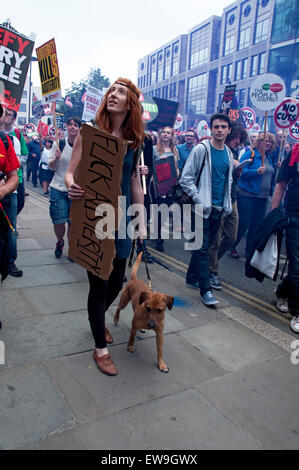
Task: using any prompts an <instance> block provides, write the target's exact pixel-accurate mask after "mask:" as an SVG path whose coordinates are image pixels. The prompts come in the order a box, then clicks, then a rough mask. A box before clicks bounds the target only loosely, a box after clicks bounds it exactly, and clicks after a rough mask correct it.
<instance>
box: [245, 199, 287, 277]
mask: <svg viewBox="0 0 299 470" xmlns="http://www.w3.org/2000/svg"><path fill="white" fill-rule="evenodd" d="M287 224H288V217H287V216H286V215H285V213H284V212H283V211H282V210H281V209H280V208H279V207H278V208H276V209H273V211H271V212H269V214H268V215H267V216H266V217H265V218H264V219H263V220H262V222H261V223H260V224H259V225H258V227H257V229H256V232H255V234H254V240H253V241H254V248H253V249H252V251H251V253H250V255H249V257H248V258H247V260H246V263H245V275H246V276H247V277H250V278H253V277H254V278H255V279H257V280H258V281H259V282H263V280H264V278H265V274H263V273H261V272H260V271H258V270H257V269H256V268H254V267H253V266H251V264H250V261H251V259H252V257H253V254H254V252H255V250H257V251H259V252H262V251H263V250H264V248H265V246H266V244H267V241H268V240H269V238H270V237H271V235H272V234H273V233H277V247H278V257H277V266H276V272H275V275H274V278H273V280H274V281H275V280H276V278H277V274H278V268H279V256H280V249H281V242H282V235H283V230H284V229H285V228H286V226H287Z"/></svg>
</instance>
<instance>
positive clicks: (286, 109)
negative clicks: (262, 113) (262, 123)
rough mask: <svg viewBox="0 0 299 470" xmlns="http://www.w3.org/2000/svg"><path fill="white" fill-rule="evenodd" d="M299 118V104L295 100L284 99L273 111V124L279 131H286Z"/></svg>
mask: <svg viewBox="0 0 299 470" xmlns="http://www.w3.org/2000/svg"><path fill="white" fill-rule="evenodd" d="M298 117H299V102H298V101H297V100H296V99H295V98H291V97H290V98H285V99H284V100H283V101H282V102H281V103H280V104H279V105H278V106H277V108H276V109H275V113H274V122H275V124H276V126H277V127H279V128H280V129H288V128H289V127H290V126H292V125H293V124H295V122H296V121H297V120H298Z"/></svg>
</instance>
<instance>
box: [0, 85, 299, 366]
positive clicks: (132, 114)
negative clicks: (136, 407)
mask: <svg viewBox="0 0 299 470" xmlns="http://www.w3.org/2000/svg"><path fill="white" fill-rule="evenodd" d="M139 95H140V90H138V88H137V87H136V86H135V85H134V84H133V83H132V82H131V81H130V80H127V79H124V78H119V79H118V80H117V81H116V82H114V83H113V84H112V86H111V87H110V88H109V89H108V91H107V92H106V94H105V95H104V97H103V101H102V104H101V106H100V107H99V109H98V110H97V113H96V116H95V121H94V122H93V124H92V126H93V127H94V128H95V129H99V130H101V131H104V132H107V133H109V134H110V135H111V136H114V137H116V138H119V139H125V140H127V141H129V142H130V145H129V146H128V148H127V152H126V154H125V158H124V166H123V168H122V179H121V191H122V195H123V196H126V199H127V203H128V201H131V202H137V203H139V204H141V205H142V206H143V207H144V208H145V215H147V217H146V218H144V222H145V220H146V221H147V223H148V225H149V222H150V221H151V217H152V211H151V209H152V206H153V205H158V206H161V205H166V206H167V207H168V208H170V207H172V206H173V205H177V206H178V207H179V208H180V210H181V209H182V208H183V207H184V205H186V204H189V205H190V206H191V222H190V221H189V222H190V223H191V233H195V231H196V230H197V228H198V227H197V208H198V207H200V208H201V210H202V213H201V230H202V245H201V246H200V247H198V248H196V249H194V250H192V252H191V254H190V262H189V266H188V270H187V274H186V289H189V288H192V289H195V290H197V291H198V295H199V297H200V299H201V300H202V302H203V303H204V304H205V305H207V306H214V305H217V304H218V303H219V301H218V300H217V294H216V295H214V291H217V290H221V288H222V286H221V272H219V271H220V269H219V260H220V259H221V258H222V257H223V256H224V255H225V254H228V255H229V256H230V257H231V258H234V259H238V258H239V257H240V253H239V242H240V241H241V239H242V238H243V237H246V249H245V257H246V268H245V273H244V276H245V274H246V276H248V277H255V278H256V279H258V280H260V278H259V276H260V273H261V271H260V268H258V267H257V265H256V264H253V263H252V260H253V258H254V257H255V253H256V250H257V249H258V248H259V247H260V246H261V245H263V247H264V250H265V246H267V245H268V242H269V240H270V238H271V236H272V235H273V234H276V235H277V238H278V245H279V247H280V248H281V244H282V243H285V244H286V251H287V260H288V267H287V270H286V271H287V274H286V275H285V277H284V278H283V280H282V282H281V283H279V284H277V286H276V291H275V296H276V305H277V308H278V309H279V310H280V311H281V312H284V313H286V312H289V313H290V315H291V317H292V319H291V321H290V327H291V329H292V331H293V332H295V333H299V144H296V145H295V144H294V145H293V144H292V143H291V142H289V141H286V142H284V145H282V138H283V133H282V132H281V130H277V133H276V134H273V133H271V132H268V131H265V130H264V131H260V132H256V131H253V130H252V131H250V130H248V129H247V130H246V128H245V126H244V125H242V124H241V123H240V122H237V121H232V120H230V118H229V117H228V114H227V113H226V112H219V113H215V114H214V115H212V116H211V118H210V123H209V128H208V129H207V132H206V133H205V135H201V136H198V134H197V132H196V129H195V128H188V129H186V130H185V131H184V132H178V131H177V130H175V129H174V127H173V125H174V123H172V125H170V124H169V123H165V126H161V127H160V128H159V129H158V130H157V131H150V130H147V129H145V130H144V125H143V122H142V109H141V105H140V102H139ZM0 114H1V117H0V153H1V157H2V158H0V210H1V212H0V215H1V220H0V230H1V232H0V265H1V276H2V281H4V280H5V278H6V277H8V276H15V277H18V276H22V275H26V273H23V271H22V270H21V269H19V268H18V267H17V265H16V261H17V239H18V233H17V217H18V214H19V213H20V212H21V211H22V209H23V207H24V204H25V202H26V194H28V193H26V189H25V184H26V182H29V181H30V180H31V181H32V185H33V187H37V186H38V185H40V186H41V187H42V188H43V194H44V197H45V198H48V200H49V217H51V220H52V222H53V230H54V232H55V235H56V238H57V242H56V246H55V247H53V254H54V256H55V257H56V258H60V257H61V256H62V253H63V250H64V243H65V237H67V238H68V242H69V243H68V244H69V245H71V240H70V227H71V224H70V211H71V207H72V204H73V201H74V200H80V199H82V198H83V197H84V194H85V192H84V190H83V189H82V187H81V186H80V185H79V184H78V182H77V179H76V178H75V175H76V169H77V166H78V163H79V162H80V160H81V155H82V134H81V125H82V122H81V117H78V116H77V117H76V116H74V117H72V118H70V119H68V121H67V123H66V134H65V137H64V138H62V139H59V140H58V139H57V138H56V139H55V138H52V137H51V136H49V135H47V136H42V135H40V134H39V133H38V132H33V133H31V135H30V136H29V137H28V135H27V136H26V139H27V142H26V141H25V139H24V136H23V134H22V132H21V131H20V130H19V129H18V128H17V127H16V126H15V124H14V123H15V120H16V117H17V112H16V111H13V110H11V109H10V108H9V106H4V105H3V106H2V105H1V106H0ZM139 149H140V151H142V152H143V157H144V162H141V161H140V151H139V152H138V150H139ZM80 171H82V170H80ZM142 180H144V182H145V188H146V192H145V194H144V191H143V189H142V186H141V181H142ZM168 215H169V214H168ZM126 223H127V224H128V221H127V222H126ZM156 223H157V226H156V227H155V242H156V244H155V248H156V250H157V251H159V252H164V251H165V246H164V239H163V226H164V224H165V218H164V217H163V212H162V211H161V212H159V213H158V218H157V220H156ZM167 223H168V228H169V227H170V230H171V231H172V232H173V233H175V232H177V233H181V234H183V232H184V227H185V223H186V220H185V219H184V217H183V214H180V217H179V218H175V217H174V215H173V213H172V217H170V218H168V221H167ZM143 225H144V226H143ZM138 235H139V236H138V240H137V253H139V252H140V251H143V257H142V259H143V261H145V262H146V263H153V262H154V261H155V258H154V257H153V255H152V254H150V253H149V252H148V251H147V248H146V239H147V238H151V234H150V231H149V230H147V227H146V223H144V224H142V223H140V224H139V232H138ZM131 245H132V243H131V240H130V239H129V238H128V237H127V238H126V239H125V240H119V239H116V240H115V248H116V256H115V258H114V260H113V269H112V272H111V274H110V276H109V277H108V278H107V279H101V278H100V277H99V276H97V275H95V274H94V273H93V272H90V271H89V270H88V269H87V274H88V280H89V287H90V291H89V296H88V299H87V305H88V315H89V321H90V326H91V330H92V333H93V337H94V340H95V350H94V359H95V361H96V363H97V365H98V367H99V369H100V370H101V371H102V372H104V373H106V374H108V375H116V374H117V368H116V366H115V364H114V362H113V360H112V358H111V356H110V354H109V352H108V349H107V344H110V343H112V342H113V338H112V336H111V334H110V332H109V330H108V329H107V328H106V326H105V311H106V310H107V309H108V308H109V306H110V305H111V303H112V302H113V301H114V300H115V299H116V297H117V295H118V294H119V292H120V290H121V288H122V286H123V282H124V279H125V271H126V262H127V259H128V257H129V255H130V250H131ZM280 248H279V249H280ZM262 251H263V250H259V252H262ZM69 260H70V262H74V260H73V259H72V257H71V256H70V257H69ZM261 262H262V261H261ZM276 262H277V261H276ZM5 282H7V281H5ZM8 282H9V280H8Z"/></svg>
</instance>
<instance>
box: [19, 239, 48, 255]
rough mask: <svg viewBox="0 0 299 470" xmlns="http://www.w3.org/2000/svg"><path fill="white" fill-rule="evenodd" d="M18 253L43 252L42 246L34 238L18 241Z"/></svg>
mask: <svg viewBox="0 0 299 470" xmlns="http://www.w3.org/2000/svg"><path fill="white" fill-rule="evenodd" d="M17 248H18V252H19V251H23V250H41V248H42V246H41V245H40V244H39V242H38V241H37V240H35V239H34V238H20V237H18V241H17Z"/></svg>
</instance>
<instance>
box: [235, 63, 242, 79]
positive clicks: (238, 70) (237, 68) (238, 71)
mask: <svg viewBox="0 0 299 470" xmlns="http://www.w3.org/2000/svg"><path fill="white" fill-rule="evenodd" d="M241 73H242V61H241V60H237V62H236V66H235V81H238V80H240V78H241Z"/></svg>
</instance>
